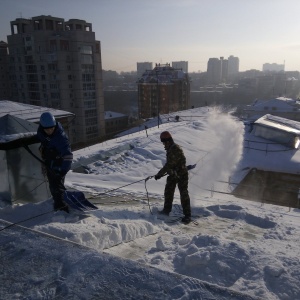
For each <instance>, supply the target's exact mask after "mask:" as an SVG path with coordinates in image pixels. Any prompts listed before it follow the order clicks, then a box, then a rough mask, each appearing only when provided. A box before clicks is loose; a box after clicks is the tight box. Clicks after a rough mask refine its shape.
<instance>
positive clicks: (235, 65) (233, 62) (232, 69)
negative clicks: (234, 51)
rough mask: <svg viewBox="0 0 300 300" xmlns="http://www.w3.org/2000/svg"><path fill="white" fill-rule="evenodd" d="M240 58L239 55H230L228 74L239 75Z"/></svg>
mask: <svg viewBox="0 0 300 300" xmlns="http://www.w3.org/2000/svg"><path fill="white" fill-rule="evenodd" d="M239 68H240V60H239V58H238V57H234V56H233V55H230V56H229V57H228V76H231V75H237V74H238V73H239Z"/></svg>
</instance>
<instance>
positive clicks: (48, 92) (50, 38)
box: [7, 16, 105, 146]
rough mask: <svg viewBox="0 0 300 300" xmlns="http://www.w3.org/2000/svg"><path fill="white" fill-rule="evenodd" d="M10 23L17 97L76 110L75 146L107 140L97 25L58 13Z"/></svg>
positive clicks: (29, 101)
mask: <svg viewBox="0 0 300 300" xmlns="http://www.w3.org/2000/svg"><path fill="white" fill-rule="evenodd" d="M10 23H11V35H9V36H8V37H7V39H8V48H9V59H10V77H11V80H12V97H11V100H12V101H16V102H23V103H28V104H33V105H38V106H46V107H51V108H56V109H62V110H65V111H70V112H72V113H74V114H75V115H76V118H75V119H74V121H73V124H72V125H71V129H72V130H71V132H70V135H69V138H70V141H71V143H72V145H77V146H81V145H82V146H83V145H87V144H93V143H95V142H97V141H99V140H101V138H102V137H103V136H104V135H105V122H104V99H103V88H102V62H101V49H100V42H99V41H96V40H95V33H94V32H93V31H92V24H91V23H87V22H86V21H84V20H78V19H70V20H69V21H65V20H64V19H62V18H56V17H52V16H37V17H33V18H31V19H24V18H18V19H16V20H15V21H12V22H10Z"/></svg>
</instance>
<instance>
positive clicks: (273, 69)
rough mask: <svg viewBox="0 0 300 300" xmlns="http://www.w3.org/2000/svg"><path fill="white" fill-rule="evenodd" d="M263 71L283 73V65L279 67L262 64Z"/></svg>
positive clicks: (277, 65)
mask: <svg viewBox="0 0 300 300" xmlns="http://www.w3.org/2000/svg"><path fill="white" fill-rule="evenodd" d="M263 71H264V72H266V71H271V72H280V71H284V65H279V64H275V63H273V64H269V63H265V64H263Z"/></svg>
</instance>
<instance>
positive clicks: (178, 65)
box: [172, 61, 188, 73]
mask: <svg viewBox="0 0 300 300" xmlns="http://www.w3.org/2000/svg"><path fill="white" fill-rule="evenodd" d="M172 68H174V69H181V70H182V71H183V72H185V73H188V62H187V61H172Z"/></svg>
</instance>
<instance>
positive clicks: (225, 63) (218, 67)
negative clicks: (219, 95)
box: [207, 55, 239, 84]
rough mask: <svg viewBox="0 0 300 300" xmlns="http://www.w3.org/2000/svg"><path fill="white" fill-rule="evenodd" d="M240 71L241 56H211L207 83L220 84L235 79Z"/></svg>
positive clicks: (208, 64)
mask: <svg viewBox="0 0 300 300" xmlns="http://www.w3.org/2000/svg"><path fill="white" fill-rule="evenodd" d="M238 73H239V58H238V57H234V56H232V55H231V56H229V57H228V59H224V57H223V56H221V57H220V59H218V58H210V59H209V60H208V63H207V83H208V84H219V83H224V82H228V81H229V80H232V79H234V76H235V75H237V74H238Z"/></svg>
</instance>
